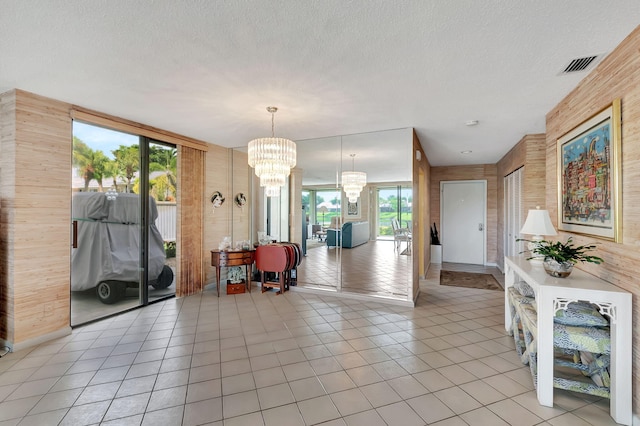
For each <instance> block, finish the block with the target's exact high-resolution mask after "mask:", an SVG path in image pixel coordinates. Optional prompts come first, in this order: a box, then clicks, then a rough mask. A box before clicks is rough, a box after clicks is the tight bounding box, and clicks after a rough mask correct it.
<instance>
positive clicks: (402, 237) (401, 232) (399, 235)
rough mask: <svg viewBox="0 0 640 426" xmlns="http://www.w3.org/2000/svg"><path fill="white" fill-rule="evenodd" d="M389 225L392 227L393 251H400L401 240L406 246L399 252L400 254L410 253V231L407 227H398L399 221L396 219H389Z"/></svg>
mask: <svg viewBox="0 0 640 426" xmlns="http://www.w3.org/2000/svg"><path fill="white" fill-rule="evenodd" d="M391 227H392V228H393V245H394V251H398V252H400V246H401V244H402V242H406V243H407V248H406V249H405V250H404V251H403V252H401V253H400V254H406V255H410V254H411V231H410V230H409V228H402V227H400V222H399V221H398V219H396V218H393V219H391Z"/></svg>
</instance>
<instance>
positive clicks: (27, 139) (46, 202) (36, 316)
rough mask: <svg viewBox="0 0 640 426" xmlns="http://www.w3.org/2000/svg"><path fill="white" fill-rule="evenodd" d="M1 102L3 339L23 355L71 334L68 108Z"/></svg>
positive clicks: (9, 97)
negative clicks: (42, 341)
mask: <svg viewBox="0 0 640 426" xmlns="http://www.w3.org/2000/svg"><path fill="white" fill-rule="evenodd" d="M0 97H1V98H2V101H1V102H2V111H0V112H1V113H2V114H1V115H2V118H1V120H2V160H1V161H2V163H0V166H1V172H0V173H1V175H0V181H1V182H2V187H1V188H0V190H1V199H2V229H3V231H2V247H3V252H2V259H3V268H2V287H3V290H2V295H3V296H2V301H1V303H2V307H3V309H6V314H7V317H8V322H7V323H6V324H3V327H2V333H3V334H2V336H0V338H2V339H4V340H7V341H9V342H12V343H13V345H14V348H20V347H21V346H22V345H27V344H28V342H36V341H37V340H38V337H40V336H43V335H47V334H51V333H55V332H60V331H61V330H62V332H63V333H68V332H70V328H69V315H70V314H69V309H70V299H69V285H70V284H69V276H70V256H71V247H70V236H69V233H70V211H71V185H70V184H69V181H70V171H71V118H70V116H69V111H70V105H69V104H66V103H63V102H58V101H54V100H51V99H47V98H43V97H41V96H37V95H34V94H31V93H27V92H23V91H20V90H15V91H12V92H10V93H7V94H3V95H1V96H0ZM65 330H66V331H65Z"/></svg>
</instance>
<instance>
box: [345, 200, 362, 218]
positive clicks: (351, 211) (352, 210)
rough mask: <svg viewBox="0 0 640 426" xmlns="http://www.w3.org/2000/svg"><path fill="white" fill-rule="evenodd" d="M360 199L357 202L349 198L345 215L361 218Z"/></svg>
mask: <svg viewBox="0 0 640 426" xmlns="http://www.w3.org/2000/svg"><path fill="white" fill-rule="evenodd" d="M359 201H360V200H359V199H358V201H356V202H355V203H352V202H350V201H349V200H347V208H346V210H345V217H346V218H347V219H359V218H360V202H359Z"/></svg>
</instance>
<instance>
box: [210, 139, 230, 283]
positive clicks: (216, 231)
mask: <svg viewBox="0 0 640 426" xmlns="http://www.w3.org/2000/svg"><path fill="white" fill-rule="evenodd" d="M229 151H230V150H229V148H223V147H221V146H216V145H211V146H209V151H208V152H207V158H206V161H205V189H204V199H203V208H204V223H203V234H204V242H203V252H204V256H203V259H204V260H203V262H204V265H203V267H204V271H205V280H206V282H207V283H212V282H215V273H216V272H215V269H214V268H213V267H211V252H210V250H211V249H217V248H218V244H220V241H221V240H222V238H223V237H225V236H231V233H232V226H231V224H232V221H231V214H232V209H233V208H234V206H233V195H232V194H231V191H232V186H231V182H230V181H229V176H230V175H231V168H230V167H231V165H230V163H231V162H230V161H229V158H230V157H229V156H230V153H229ZM215 191H220V192H221V193H222V195H223V196H224V197H225V202H224V203H223V204H222V206H220V207H218V208H217V209H214V208H213V207H212V205H211V201H210V199H211V194H213V192H215ZM214 210H215V211H214Z"/></svg>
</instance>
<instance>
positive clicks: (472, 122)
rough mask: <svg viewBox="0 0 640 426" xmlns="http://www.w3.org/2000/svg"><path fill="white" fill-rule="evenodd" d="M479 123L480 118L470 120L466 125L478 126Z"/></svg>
mask: <svg viewBox="0 0 640 426" xmlns="http://www.w3.org/2000/svg"><path fill="white" fill-rule="evenodd" d="M478 123H479V122H478V120H469V121H467V122H466V123H464V124H465V126H477V125H478Z"/></svg>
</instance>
